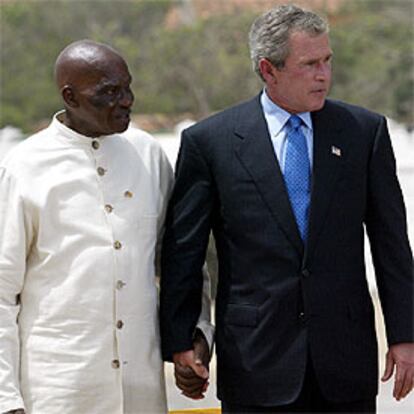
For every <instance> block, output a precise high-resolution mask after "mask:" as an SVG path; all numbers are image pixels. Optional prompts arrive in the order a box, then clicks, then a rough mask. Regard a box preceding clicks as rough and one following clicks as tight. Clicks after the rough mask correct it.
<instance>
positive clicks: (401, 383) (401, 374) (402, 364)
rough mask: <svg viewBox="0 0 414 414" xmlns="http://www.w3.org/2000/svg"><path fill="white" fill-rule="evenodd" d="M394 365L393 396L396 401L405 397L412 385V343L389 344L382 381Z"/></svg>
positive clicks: (389, 376) (388, 376)
mask: <svg viewBox="0 0 414 414" xmlns="http://www.w3.org/2000/svg"><path fill="white" fill-rule="evenodd" d="M394 366H395V367H396V372H395V382H394V391H393V396H394V398H395V399H396V400H397V401H400V400H401V399H403V398H405V397H406V396H407V395H408V394H409V393H410V392H411V390H412V389H413V386H414V343H401V344H395V345H392V346H390V349H389V350H388V352H387V355H386V361H385V371H384V375H383V376H382V378H381V380H382V381H384V382H385V381H388V380H389V379H390V378H391V376H392V374H393V372H394Z"/></svg>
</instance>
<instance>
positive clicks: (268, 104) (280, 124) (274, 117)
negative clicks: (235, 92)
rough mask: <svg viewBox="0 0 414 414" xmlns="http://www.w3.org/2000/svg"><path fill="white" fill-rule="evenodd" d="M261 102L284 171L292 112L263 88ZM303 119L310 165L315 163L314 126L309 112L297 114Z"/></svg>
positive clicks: (302, 127) (303, 131)
mask: <svg viewBox="0 0 414 414" xmlns="http://www.w3.org/2000/svg"><path fill="white" fill-rule="evenodd" d="M260 103H261V105H262V108H263V114H264V117H265V120H266V124H267V129H268V131H269V135H270V138H271V140H272V144H273V149H274V151H275V154H276V157H277V160H278V161H279V166H280V169H281V171H282V173H284V171H285V157H286V143H287V139H286V138H287V134H286V124H287V121H288V120H289V118H290V116H291V114H290V113H289V112H287V111H285V110H284V109H282V108H281V107H280V106H278V105H277V104H275V103H274V102H273V101H272V100H271V99H270V98H269V97H268V95H267V93H266V90H263V92H262V95H261V96H260ZM295 115H297V116H299V117H300V119H302V121H303V124H302V126H301V130H302V133H303V135H304V136H305V138H306V145H307V147H308V155H309V161H310V166H311V169H312V164H313V126H312V118H311V115H310V113H309V112H302V113H299V114H295Z"/></svg>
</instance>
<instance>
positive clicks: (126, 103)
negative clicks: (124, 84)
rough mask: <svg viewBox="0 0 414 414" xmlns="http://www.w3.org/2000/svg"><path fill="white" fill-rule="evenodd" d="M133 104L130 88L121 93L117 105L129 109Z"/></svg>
mask: <svg viewBox="0 0 414 414" xmlns="http://www.w3.org/2000/svg"><path fill="white" fill-rule="evenodd" d="M133 103H134V94H133V92H132V91H131V89H130V88H128V89H125V90H123V91H122V93H121V96H120V98H119V105H120V106H122V107H124V108H130V107H131V106H132V104H133Z"/></svg>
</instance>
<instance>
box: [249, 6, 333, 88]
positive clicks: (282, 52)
mask: <svg viewBox="0 0 414 414" xmlns="http://www.w3.org/2000/svg"><path fill="white" fill-rule="evenodd" d="M328 31H329V26H328V23H327V21H326V20H325V19H323V18H322V17H321V16H319V15H317V14H316V13H313V12H311V11H307V10H303V9H301V8H300V7H297V6H294V5H283V6H279V7H275V8H273V9H271V10H269V11H267V12H266V13H264V14H262V15H261V16H259V17H258V18H257V19H256V20H255V21H254V22H253V24H252V27H251V28H250V32H249V47H250V58H251V59H252V63H253V69H254V71H255V72H256V73H257V74H258V75H259V76H260V77H261V78H262V80H264V79H263V76H262V74H261V73H260V69H259V61H260V60H261V59H263V58H266V59H268V60H269V61H270V62H271V63H272V64H273V65H274V66H275V67H276V68H278V69H281V68H283V66H284V65H285V60H286V58H287V57H288V55H289V36H290V34H291V33H292V32H306V33H308V34H310V35H312V36H317V35H320V34H323V33H328Z"/></svg>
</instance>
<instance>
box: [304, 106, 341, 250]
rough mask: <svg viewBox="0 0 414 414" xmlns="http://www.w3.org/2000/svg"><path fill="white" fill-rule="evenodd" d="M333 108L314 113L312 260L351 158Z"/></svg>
mask: <svg viewBox="0 0 414 414" xmlns="http://www.w3.org/2000/svg"><path fill="white" fill-rule="evenodd" d="M331 108H332V106H331V104H329V101H327V103H326V105H325V107H324V108H323V109H322V110H321V111H318V112H314V113H312V123H313V170H312V196H311V211H310V217H309V238H308V243H307V256H308V257H309V256H310V255H312V253H313V250H314V248H315V245H316V242H317V239H318V236H319V234H320V232H321V230H322V226H323V224H324V221H325V218H326V217H327V214H328V209H329V205H330V202H331V199H332V195H333V193H334V191H335V187H336V180H337V177H338V173H339V171H340V169H341V166H342V164H343V162H344V160H345V157H346V155H347V146H346V143H347V140H346V139H345V137H344V135H343V130H342V128H341V125H343V120H341V119H339V118H338V116H336V114H335V113H333V111H332V110H331Z"/></svg>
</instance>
